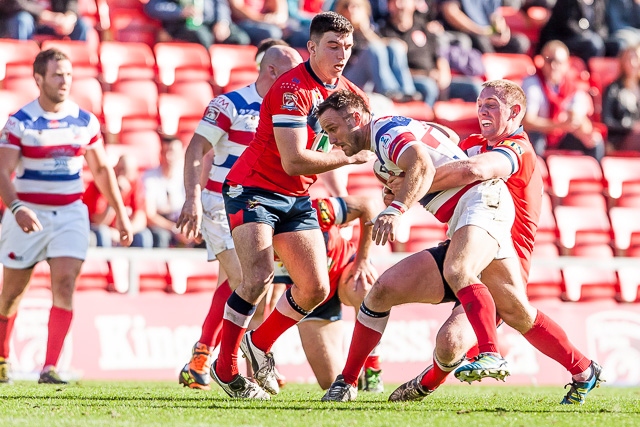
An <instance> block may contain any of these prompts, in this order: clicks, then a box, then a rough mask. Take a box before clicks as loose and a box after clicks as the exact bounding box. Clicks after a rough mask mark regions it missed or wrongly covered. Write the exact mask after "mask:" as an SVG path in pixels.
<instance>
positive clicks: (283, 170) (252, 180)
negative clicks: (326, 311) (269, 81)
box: [211, 12, 373, 399]
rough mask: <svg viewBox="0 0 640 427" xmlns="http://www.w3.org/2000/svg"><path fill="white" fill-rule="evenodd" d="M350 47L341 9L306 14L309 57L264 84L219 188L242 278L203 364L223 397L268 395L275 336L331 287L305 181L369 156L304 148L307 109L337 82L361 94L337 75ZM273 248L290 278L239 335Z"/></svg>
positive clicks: (309, 120)
mask: <svg viewBox="0 0 640 427" xmlns="http://www.w3.org/2000/svg"><path fill="white" fill-rule="evenodd" d="M352 46H353V27H352V26H351V24H350V23H349V21H348V20H347V19H346V18H344V17H343V16H341V15H338V14H336V13H334V12H324V13H320V14H318V15H316V16H315V17H314V18H313V20H312V22H311V27H310V40H309V42H308V44H307V48H308V49H309V53H310V58H309V61H307V62H305V63H303V64H301V65H299V66H298V67H296V68H294V69H293V70H291V71H289V72H287V73H285V74H283V75H282V76H281V77H280V78H279V79H278V81H277V82H276V83H275V84H274V85H273V86H272V88H271V89H270V90H269V92H268V93H267V95H266V97H265V99H264V101H263V103H262V107H261V110H260V122H259V124H258V130H257V132H256V136H255V138H254V139H253V141H252V142H251V144H250V145H249V147H248V148H247V149H246V150H245V151H244V153H243V154H242V155H241V156H240V158H239V159H238V160H237V161H236V162H235V164H234V165H233V167H232V168H231V171H230V172H229V174H228V175H227V180H226V183H225V185H224V186H223V188H222V195H223V197H224V203H225V209H226V212H227V218H228V220H229V226H230V228H231V230H232V236H233V240H234V244H235V247H236V253H237V254H238V259H239V260H240V265H241V266H242V276H243V278H242V282H241V283H240V285H239V286H238V288H237V289H236V290H235V291H234V292H233V293H232V294H231V296H230V297H229V299H228V300H227V304H226V306H225V311H224V321H223V326H222V332H221V342H220V353H219V356H218V359H217V360H216V361H215V362H214V363H213V366H212V369H211V372H212V374H213V376H214V379H215V380H216V382H218V384H219V385H220V386H221V387H222V388H223V390H224V391H225V392H226V393H227V394H228V395H229V396H231V397H235V398H250V399H269V398H270V394H277V393H278V392H279V387H278V383H277V378H276V374H275V363H274V360H273V354H272V353H271V351H270V350H271V347H272V345H273V343H274V342H275V341H276V339H277V338H278V337H279V336H280V335H282V334H283V333H284V332H285V331H286V330H287V329H289V328H290V327H292V326H294V325H295V324H297V323H298V322H299V321H300V320H302V319H303V318H304V317H305V316H306V315H307V314H308V313H309V312H311V311H312V310H313V309H314V308H315V307H316V306H318V305H319V304H320V303H322V302H323V301H324V300H325V299H326V298H327V296H328V295H329V277H328V273H327V257H326V249H325V247H324V240H323V237H322V233H321V232H320V228H319V226H318V220H317V216H316V212H315V210H314V209H313V207H312V206H311V200H310V198H309V195H308V188H309V186H310V185H311V184H312V183H313V182H315V180H316V174H317V173H321V172H326V171H330V170H333V169H335V168H338V167H340V166H344V165H347V164H354V163H364V162H366V161H368V160H369V159H370V156H369V155H368V154H367V153H362V154H360V155H357V156H353V157H347V156H345V154H344V153H343V152H342V151H340V150H334V151H329V152H324V151H322V152H318V151H316V150H314V149H312V148H313V145H314V139H315V136H316V133H317V132H318V131H319V130H320V128H319V126H318V124H317V119H316V118H315V116H314V112H315V109H316V107H317V105H319V103H320V102H322V101H323V100H324V99H325V98H326V97H327V96H329V94H331V93H332V92H334V91H335V90H337V89H346V90H349V91H353V92H357V93H360V94H362V92H361V91H360V90H359V89H358V88H357V87H356V86H355V85H353V84H352V83H350V82H349V81H347V80H346V79H344V78H342V70H343V69H344V66H345V64H346V63H347V60H348V59H349V56H350V55H351V47H352ZM363 96H364V95H363ZM274 250H275V251H276V252H277V253H278V256H279V258H280V259H281V260H282V262H283V263H284V265H285V267H286V268H287V270H288V271H289V273H290V275H291V278H292V280H293V282H294V285H293V286H292V287H291V288H290V289H288V290H287V291H286V292H285V294H284V295H283V296H282V298H281V299H280V300H279V301H278V303H277V304H276V307H275V309H274V310H273V311H272V312H271V314H270V315H269V317H268V318H267V319H266V320H265V321H264V322H263V323H262V325H261V326H259V327H258V328H257V329H256V330H255V331H251V332H249V333H247V334H245V332H246V329H247V326H248V324H249V321H250V320H251V316H252V314H253V312H254V311H255V306H256V304H257V302H258V301H259V300H260V298H261V297H262V295H263V294H264V292H265V291H266V289H267V286H269V284H270V283H271V282H272V280H273V275H274V266H273V259H274ZM353 271H354V277H355V280H366V281H369V282H372V281H373V279H372V278H373V274H372V272H371V267H370V265H369V263H368V262H367V260H366V259H358V262H356V263H355V265H354V267H353ZM238 348H241V349H242V351H243V353H244V354H245V356H246V357H247V358H248V359H249V360H250V361H251V365H252V368H253V371H254V378H255V380H256V382H257V385H256V384H254V383H252V382H250V381H248V380H247V379H246V378H245V377H243V376H242V375H240V374H239V372H238V363H237V351H238Z"/></svg>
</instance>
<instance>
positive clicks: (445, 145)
mask: <svg viewBox="0 0 640 427" xmlns="http://www.w3.org/2000/svg"><path fill="white" fill-rule="evenodd" d="M415 144H424V145H425V146H426V147H427V150H428V152H429V156H430V157H431V161H432V162H433V165H434V166H435V167H438V166H442V165H444V164H445V163H449V162H451V161H453V160H459V159H466V158H467V155H466V154H465V153H464V151H462V150H461V149H460V148H459V147H458V146H457V145H456V144H455V143H454V142H453V141H451V140H450V139H449V138H448V137H447V136H446V135H445V134H444V133H442V132H441V131H440V130H438V129H437V128H436V127H434V126H431V125H429V124H428V123H425V122H421V121H418V120H413V119H410V118H407V117H400V116H387V117H380V118H377V119H374V120H373V123H372V126H371V149H372V150H373V151H374V152H375V153H376V156H377V157H378V160H377V162H379V165H376V168H379V169H380V171H382V172H387V173H389V174H391V175H399V174H400V173H402V172H403V171H402V169H400V168H399V167H398V165H397V162H398V159H399V158H400V156H401V155H402V153H404V151H405V150H406V149H407V148H408V147H411V146H412V145H415ZM474 185H476V183H473V184H470V185H467V186H461V187H456V188H451V189H449V190H444V191H439V192H436V193H429V194H427V195H426V196H424V197H423V198H422V200H420V204H422V205H423V206H424V207H425V208H426V209H427V210H428V211H429V212H431V213H432V214H433V215H435V217H436V218H437V219H438V220H439V221H441V222H444V223H446V222H448V221H449V219H451V216H452V215H453V211H454V210H455V207H456V204H457V203H458V200H459V199H460V197H462V195H463V194H464V193H465V192H466V191H467V190H468V189H469V188H470V187H472V186H474Z"/></svg>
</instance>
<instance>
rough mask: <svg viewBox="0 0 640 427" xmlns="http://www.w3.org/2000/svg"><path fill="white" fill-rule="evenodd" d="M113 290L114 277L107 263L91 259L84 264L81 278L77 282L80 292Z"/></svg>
mask: <svg viewBox="0 0 640 427" xmlns="http://www.w3.org/2000/svg"><path fill="white" fill-rule="evenodd" d="M112 288H113V277H112V276H111V269H110V268H109V263H108V262H107V261H105V260H98V259H91V258H89V259H86V260H85V261H84V262H83V263H82V269H81V270H80V276H78V280H77V282H76V289H77V290H78V291H91V290H100V291H108V290H111V289H112Z"/></svg>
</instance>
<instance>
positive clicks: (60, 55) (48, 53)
mask: <svg viewBox="0 0 640 427" xmlns="http://www.w3.org/2000/svg"><path fill="white" fill-rule="evenodd" d="M65 59H66V60H67V61H68V60H69V57H68V56H67V55H66V54H65V53H64V52H62V51H60V50H58V49H47V50H43V51H41V52H40V53H38V55H36V59H35V60H34V61H33V74H40V75H41V76H44V75H46V74H47V64H48V63H49V61H51V60H54V61H63V60H65Z"/></svg>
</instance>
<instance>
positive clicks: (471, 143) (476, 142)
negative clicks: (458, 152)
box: [458, 133, 487, 151]
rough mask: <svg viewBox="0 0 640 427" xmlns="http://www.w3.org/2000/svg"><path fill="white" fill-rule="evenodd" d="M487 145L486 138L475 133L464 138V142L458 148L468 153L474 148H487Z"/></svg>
mask: <svg viewBox="0 0 640 427" xmlns="http://www.w3.org/2000/svg"><path fill="white" fill-rule="evenodd" d="M486 144H487V140H486V139H485V137H483V136H482V135H480V134H478V133H474V134H471V135H469V136H468V137H466V138H464V139H463V140H462V141H460V143H459V144H458V147H460V148H461V149H462V150H464V151H466V150H468V149H470V148H473V147H482V146H485V145H486Z"/></svg>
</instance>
